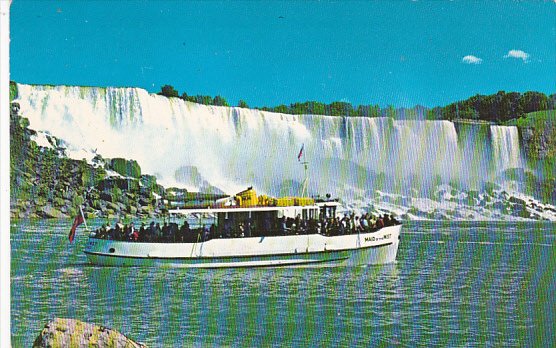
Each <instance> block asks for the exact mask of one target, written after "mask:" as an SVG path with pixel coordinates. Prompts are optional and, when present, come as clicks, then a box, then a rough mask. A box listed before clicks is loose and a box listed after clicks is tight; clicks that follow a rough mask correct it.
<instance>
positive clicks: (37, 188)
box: [10, 103, 222, 219]
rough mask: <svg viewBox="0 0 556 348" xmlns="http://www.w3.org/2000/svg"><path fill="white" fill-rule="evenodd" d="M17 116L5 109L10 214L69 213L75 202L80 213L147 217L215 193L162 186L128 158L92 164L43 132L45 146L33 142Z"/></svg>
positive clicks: (15, 107)
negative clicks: (67, 152) (69, 154)
mask: <svg viewBox="0 0 556 348" xmlns="http://www.w3.org/2000/svg"><path fill="white" fill-rule="evenodd" d="M28 126H29V121H28V120H27V119H26V118H24V117H21V116H20V115H19V105H18V104H17V103H12V104H11V112H10V132H11V136H12V139H11V146H10V157H11V161H10V172H11V176H10V185H11V193H10V198H11V200H10V216H11V218H12V219H33V218H56V219H65V218H70V217H74V216H75V215H76V214H77V213H78V211H79V207H81V208H82V210H83V213H84V215H85V218H95V217H99V218H152V217H160V216H163V215H164V214H166V213H167V210H168V209H169V208H170V206H171V203H172V202H176V203H182V204H184V203H185V201H186V200H190V201H198V200H202V199H210V198H217V197H221V196H222V195H219V194H198V193H190V192H187V191H186V190H184V189H177V188H164V187H163V186H162V185H160V184H158V183H157V179H156V177H155V176H152V175H145V174H142V173H141V167H140V166H139V164H138V163H137V162H136V161H134V160H127V159H123V158H113V159H105V158H103V157H101V156H100V155H97V156H96V157H95V158H94V159H93V161H92V162H93V163H88V162H87V161H85V160H81V161H79V160H75V159H71V158H68V157H67V156H65V153H64V151H65V149H64V146H63V142H61V141H60V140H58V139H56V138H55V137H53V136H49V135H46V136H45V137H46V141H47V142H48V143H49V145H50V146H49V147H43V146H39V145H38V144H37V143H36V142H35V141H34V140H33V138H35V137H36V136H37V133H36V132H35V131H33V130H31V129H29V128H28Z"/></svg>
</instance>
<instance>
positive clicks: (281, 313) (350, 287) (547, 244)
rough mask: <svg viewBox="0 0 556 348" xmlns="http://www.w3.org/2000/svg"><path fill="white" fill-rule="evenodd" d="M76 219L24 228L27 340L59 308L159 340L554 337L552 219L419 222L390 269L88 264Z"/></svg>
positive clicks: (23, 330)
mask: <svg viewBox="0 0 556 348" xmlns="http://www.w3.org/2000/svg"><path fill="white" fill-rule="evenodd" d="M70 223H71V222H61V221H46V222H45V221H41V222H33V221H31V222H30V221H25V222H19V223H17V224H16V225H15V226H13V227H12V231H11V232H12V339H13V346H15V347H18V346H30V345H32V342H33V340H34V338H35V337H36V335H37V334H38V333H39V331H40V329H41V328H42V326H43V325H44V324H45V323H46V322H47V321H48V320H50V319H52V318H54V317H72V318H77V319H80V320H84V321H88V322H94V323H99V324H103V325H106V326H109V327H113V328H115V329H117V330H119V331H121V332H123V333H125V334H128V335H129V336H130V337H132V338H134V339H136V340H139V341H142V342H145V343H146V344H148V345H149V346H152V347H158V346H164V347H171V346H184V345H185V346H191V345H193V346H199V345H203V346H205V345H208V346H261V345H263V346H284V345H285V346H319V345H327V346H338V345H343V346H352V345H354V344H356V343H357V344H358V345H361V346H369V345H378V344H382V345H402V346H414V345H415V344H416V343H420V344H424V345H444V346H446V345H447V346H461V345H477V344H478V345H484V344H486V345H503V346H520V345H524V344H526V345H531V344H532V345H535V344H537V345H541V346H550V345H551V344H550V343H552V342H551V341H550V340H553V335H543V334H542V333H543V332H552V331H551V330H552V328H551V324H550V323H552V322H553V319H554V317H553V316H554V300H553V294H554V293H555V282H554V274H555V273H554V271H555V268H556V267H555V257H554V256H555V255H554V249H555V248H554V245H553V243H554V235H555V233H556V232H555V227H554V224H539V223H531V224H523V223H521V224H508V223H504V224H494V223H491V224H487V223H458V224H454V223H430V222H429V223H424V222H420V223H409V224H406V225H405V226H404V230H403V232H402V233H403V234H402V237H401V243H400V250H399V253H398V261H397V262H396V263H393V264H389V265H383V266H368V267H353V268H345V267H337V268H325V267H324V268H262V269H261V268H256V269H215V270H197V269H185V268H140V267H127V268H118V267H97V266H91V265H88V264H87V262H86V258H85V256H84V254H83V253H82V252H81V251H82V249H83V247H84V244H85V241H86V238H85V237H84V235H81V236H79V237H78V238H77V242H76V244H71V245H70V244H68V243H67V231H68V229H69V224H70ZM100 223H102V221H98V224H100ZM90 224H91V225H93V226H94V225H95V222H94V221H91V222H90Z"/></svg>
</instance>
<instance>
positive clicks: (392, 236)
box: [84, 188, 401, 268]
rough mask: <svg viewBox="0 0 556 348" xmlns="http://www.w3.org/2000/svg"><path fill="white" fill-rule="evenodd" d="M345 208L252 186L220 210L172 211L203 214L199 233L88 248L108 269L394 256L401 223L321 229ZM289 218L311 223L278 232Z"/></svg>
mask: <svg viewBox="0 0 556 348" xmlns="http://www.w3.org/2000/svg"><path fill="white" fill-rule="evenodd" d="M339 207H340V204H339V203H338V202H337V201H334V200H326V201H325V200H322V201H315V200H312V199H309V198H301V197H298V198H284V199H272V198H269V197H266V196H262V197H258V200H257V197H256V195H254V191H253V190H252V189H251V188H250V189H248V190H246V191H243V192H241V193H240V194H238V195H236V196H235V197H234V198H233V199H231V200H228V201H227V202H225V203H222V202H220V204H219V205H218V206H215V207H202V208H189V209H176V210H171V211H170V212H169V213H170V215H171V216H173V217H174V218H175V219H176V218H177V219H178V221H179V219H180V218H181V219H188V221H192V219H197V221H198V222H199V223H198V224H197V226H198V230H195V229H192V230H191V231H189V233H190V234H193V236H194V238H189V239H188V240H181V241H176V240H175V239H174V240H172V241H171V242H170V241H168V240H166V241H164V242H163V241H160V240H156V241H149V242H146V241H142V242H139V241H125V240H114V239H108V238H99V237H98V236H97V235H95V234H94V233H92V234H91V235H90V236H89V240H88V243H87V245H86V248H85V251H84V252H85V254H86V255H87V257H88V259H89V261H90V262H91V263H92V264H95V265H106V266H155V265H166V266H170V267H197V268H221V267H277V266H310V265H342V266H343V265H346V266H360V265H372V264H386V263H390V262H394V261H395V260H396V254H397V251H398V243H399V237H400V230H401V224H399V223H397V222H396V223H394V222H392V223H391V224H389V225H387V226H384V227H382V228H378V229H375V230H372V231H364V232H361V231H360V232H353V231H350V232H349V233H347V234H341V235H336V234H334V235H330V234H328V233H322V229H320V228H319V227H315V226H318V225H315V223H316V221H319V220H321V221H322V220H323V219H325V218H331V217H335V216H336V215H337V214H336V213H337V209H338V208H339ZM288 220H289V221H290V222H292V221H296V222H297V223H298V225H299V224H300V222H299V221H312V222H313V225H312V226H313V228H309V229H308V230H307V229H305V230H303V231H300V229H299V226H295V224H293V225H291V226H290V228H286V229H276V226H277V224H276V221H282V223H284V222H285V221H288ZM244 223H246V225H245V226H250V227H249V228H248V229H245V230H242V232H241V233H239V232H238V231H237V229H235V233H231V232H230V231H231V229H232V228H231V227H232V226H235V227H237V226H238V224H239V226H240V227H243V224H244ZM192 226H193V225H192ZM208 226H210V232H208V231H209V227H208ZM251 226H252V228H251ZM282 226H285V225H284V224H282ZM315 228H316V229H315ZM319 232H320V233H319ZM195 236H196V237H195Z"/></svg>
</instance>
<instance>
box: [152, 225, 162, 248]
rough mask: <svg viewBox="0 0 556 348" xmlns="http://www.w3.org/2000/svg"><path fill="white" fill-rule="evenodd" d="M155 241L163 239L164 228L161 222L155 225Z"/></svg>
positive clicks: (158, 241)
mask: <svg viewBox="0 0 556 348" xmlns="http://www.w3.org/2000/svg"><path fill="white" fill-rule="evenodd" d="M153 240H154V242H157V243H160V242H161V241H162V229H161V228H160V224H159V223H158V222H157V223H156V225H155V226H154V238H153Z"/></svg>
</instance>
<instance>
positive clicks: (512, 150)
mask: <svg viewBox="0 0 556 348" xmlns="http://www.w3.org/2000/svg"><path fill="white" fill-rule="evenodd" d="M490 132H491V136H492V151H493V158H494V168H495V170H497V171H498V172H502V171H504V170H506V169H510V168H521V167H522V160H521V150H520V147H519V133H518V130H517V127H515V126H510V127H506V126H490Z"/></svg>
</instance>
